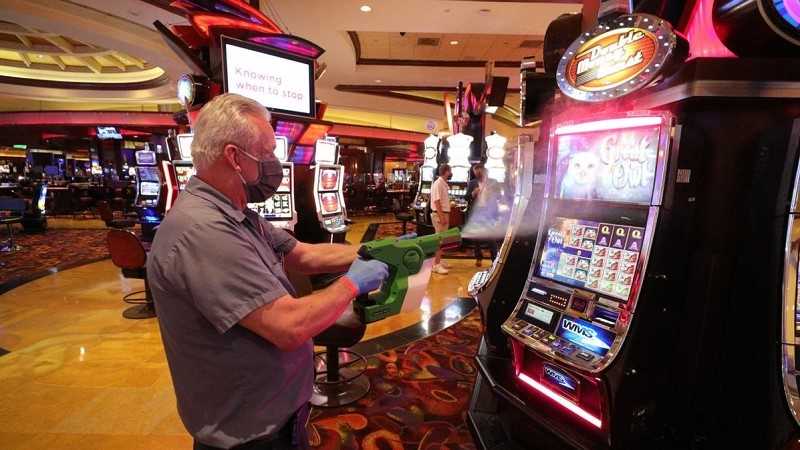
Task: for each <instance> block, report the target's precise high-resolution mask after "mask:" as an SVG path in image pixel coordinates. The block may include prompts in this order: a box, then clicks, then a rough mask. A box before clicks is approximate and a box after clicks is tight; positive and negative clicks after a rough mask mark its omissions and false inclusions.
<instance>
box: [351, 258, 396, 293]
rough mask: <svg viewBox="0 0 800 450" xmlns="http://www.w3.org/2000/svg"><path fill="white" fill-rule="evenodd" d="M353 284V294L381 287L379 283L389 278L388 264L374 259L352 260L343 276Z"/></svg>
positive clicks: (368, 291)
mask: <svg viewBox="0 0 800 450" xmlns="http://www.w3.org/2000/svg"><path fill="white" fill-rule="evenodd" d="M343 278H346V279H347V280H348V281H350V283H351V284H352V286H353V296H354V297H357V296H359V295H362V294H368V293H370V292H372V291H374V290H375V289H378V288H379V287H381V284H383V282H384V281H385V280H386V279H387V278H389V266H387V265H386V264H385V263H383V262H380V261H378V260H376V259H369V260H366V259H361V258H358V259H356V260H355V261H353V264H352V265H351V266H350V270H348V271H347V273H346V274H344V277H343Z"/></svg>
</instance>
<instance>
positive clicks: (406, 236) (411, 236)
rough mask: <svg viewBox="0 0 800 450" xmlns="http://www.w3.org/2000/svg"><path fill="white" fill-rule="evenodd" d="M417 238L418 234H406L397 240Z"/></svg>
mask: <svg viewBox="0 0 800 450" xmlns="http://www.w3.org/2000/svg"><path fill="white" fill-rule="evenodd" d="M415 237H417V233H406V234H404V235H402V236H400V237H399V238H397V239H398V240H400V241H402V240H404V239H414V238H415Z"/></svg>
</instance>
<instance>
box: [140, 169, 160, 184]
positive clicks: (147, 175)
mask: <svg viewBox="0 0 800 450" xmlns="http://www.w3.org/2000/svg"><path fill="white" fill-rule="evenodd" d="M139 179H140V180H142V181H161V180H160V179H159V178H158V168H156V167H139Z"/></svg>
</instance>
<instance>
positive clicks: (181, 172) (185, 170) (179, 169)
mask: <svg viewBox="0 0 800 450" xmlns="http://www.w3.org/2000/svg"><path fill="white" fill-rule="evenodd" d="M194 173H195V171H194V166H181V165H178V164H176V165H175V177H176V178H177V179H178V190H181V191H182V190H184V189H186V184H187V183H189V178H192V176H193V175H194Z"/></svg>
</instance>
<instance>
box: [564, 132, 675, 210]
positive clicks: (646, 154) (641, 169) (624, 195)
mask: <svg viewBox="0 0 800 450" xmlns="http://www.w3.org/2000/svg"><path fill="white" fill-rule="evenodd" d="M636 119H651V123H652V121H653V120H656V121H658V120H660V117H644V118H643V117H639V118H636ZM643 122H644V121H643ZM590 124H591V123H590ZM588 129H590V130H591V128H588ZM661 129H662V127H661V125H660V124H658V125H649V126H639V127H636V128H618V129H606V130H600V131H589V132H580V133H569V134H561V135H558V136H557V148H558V156H557V166H556V177H555V182H556V185H555V189H554V193H555V194H554V196H555V197H556V198H562V199H568V200H604V201H610V202H622V203H641V204H649V203H650V199H651V197H652V195H653V186H654V184H655V177H656V164H657V160H658V147H659V143H660V135H661Z"/></svg>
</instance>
